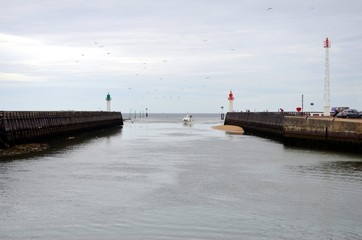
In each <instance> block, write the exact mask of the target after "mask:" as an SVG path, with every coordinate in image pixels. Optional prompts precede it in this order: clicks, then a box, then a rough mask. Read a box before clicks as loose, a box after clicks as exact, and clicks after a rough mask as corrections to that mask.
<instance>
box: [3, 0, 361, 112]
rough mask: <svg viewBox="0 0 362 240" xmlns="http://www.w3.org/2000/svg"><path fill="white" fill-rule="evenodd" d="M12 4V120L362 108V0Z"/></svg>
mask: <svg viewBox="0 0 362 240" xmlns="http://www.w3.org/2000/svg"><path fill="white" fill-rule="evenodd" d="M0 4H1V6H2V7H1V9H0V110H68V109H72V110H91V111H92V110H105V109H106V103H105V97H106V95H107V93H108V92H109V93H110V94H111V96H112V110H114V111H122V112H125V113H128V112H129V111H132V112H133V111H137V112H140V111H144V110H145V108H148V109H149V111H150V112H180V113H182V112H191V113H195V112H203V113H207V112H211V113H212V112H213V113H217V112H220V111H221V109H220V107H221V106H225V108H226V107H227V105H228V102H227V96H228V92H229V90H232V91H233V92H234V95H235V101H234V108H235V110H239V111H240V110H242V111H245V109H250V110H252V111H254V110H255V111H265V110H268V111H277V110H278V108H280V107H281V108H284V109H285V110H295V108H296V107H298V106H301V104H302V102H301V96H302V94H303V95H304V110H305V111H310V110H314V111H322V109H323V88H324V84H323V81H324V63H325V49H324V48H323V41H324V40H325V38H326V37H328V38H329V39H330V40H331V45H332V47H331V48H330V89H331V105H332V106H349V107H351V108H357V109H359V110H362V98H361V93H362V84H361V77H362V73H361V66H362V47H361V39H362V30H361V29H362V28H361V26H362V14H361V13H362V1H360V0H346V1H339V0H332V1H330V0H329V1H327V0H303V1H289V0H257V1H250V0H249V1H245V0H123V1H122V0H102V1H85V0H84V1H82V0H69V1H66V0H62V1H53V0H44V1H41V0H0ZM310 103H314V106H313V107H312V106H311V105H310Z"/></svg>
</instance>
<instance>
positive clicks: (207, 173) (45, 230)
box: [0, 114, 362, 239]
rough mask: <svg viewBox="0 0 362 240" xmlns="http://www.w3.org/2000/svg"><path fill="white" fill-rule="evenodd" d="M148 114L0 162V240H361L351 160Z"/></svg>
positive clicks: (215, 121)
mask: <svg viewBox="0 0 362 240" xmlns="http://www.w3.org/2000/svg"><path fill="white" fill-rule="evenodd" d="M183 116H184V114H179V115H150V118H148V119H136V120H133V123H132V122H131V121H127V122H125V125H124V127H123V129H114V130H109V131H105V132H103V133H91V134H86V135H83V136H77V137H75V138H74V139H73V140H69V141H67V142H63V143H62V142H58V143H54V144H52V146H51V149H50V150H49V151H48V152H46V153H43V154H40V155H35V156H28V157H27V158H26V161H24V159H20V160H19V159H18V160H12V161H1V162H0V203H1V205H0V213H1V214H0V229H1V231H0V239H35V238H37V239H120V238H122V239H162V238H163V239H362V230H361V229H360V226H359V225H360V222H362V209H361V208H360V203H361V200H362V187H361V179H362V171H361V169H362V158H361V157H360V156H349V155H343V154H335V153H328V152H318V151H308V150H303V149H290V148H285V147H284V146H283V145H282V144H280V143H279V142H275V141H272V140H269V139H263V138H259V137H254V136H248V135H230V134H226V133H225V132H223V131H219V130H213V129H212V128H211V127H212V126H215V125H220V124H221V123H222V122H221V121H220V120H219V117H220V116H219V115H216V114H215V115H197V114H193V116H194V117H195V122H194V124H193V125H192V126H191V127H189V126H187V127H186V126H184V125H183V122H182V117H183Z"/></svg>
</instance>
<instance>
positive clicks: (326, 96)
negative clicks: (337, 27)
mask: <svg viewBox="0 0 362 240" xmlns="http://www.w3.org/2000/svg"><path fill="white" fill-rule="evenodd" d="M330 47H331V42H330V41H329V40H328V38H326V40H325V41H324V48H325V49H326V63H325V64H326V65H325V70H324V106H323V115H324V116H329V115H330V109H331V103H330V91H329V48H330Z"/></svg>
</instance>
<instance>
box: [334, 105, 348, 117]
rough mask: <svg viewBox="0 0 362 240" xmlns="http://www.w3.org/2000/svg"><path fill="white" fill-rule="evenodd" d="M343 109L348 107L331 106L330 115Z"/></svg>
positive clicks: (335, 114)
mask: <svg viewBox="0 0 362 240" xmlns="http://www.w3.org/2000/svg"><path fill="white" fill-rule="evenodd" d="M345 109H349V107H332V108H331V112H330V115H331V116H333V117H335V116H337V114H338V113H340V112H342V111H343V110H345Z"/></svg>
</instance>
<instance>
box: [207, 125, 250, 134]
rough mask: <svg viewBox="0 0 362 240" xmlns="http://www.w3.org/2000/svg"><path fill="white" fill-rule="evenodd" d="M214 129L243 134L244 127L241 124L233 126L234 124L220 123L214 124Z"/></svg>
mask: <svg viewBox="0 0 362 240" xmlns="http://www.w3.org/2000/svg"><path fill="white" fill-rule="evenodd" d="M212 128H213V129H217V130H223V131H225V132H227V133H233V134H243V133H244V129H243V128H241V127H239V126H233V125H219V126H213V127H212Z"/></svg>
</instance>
